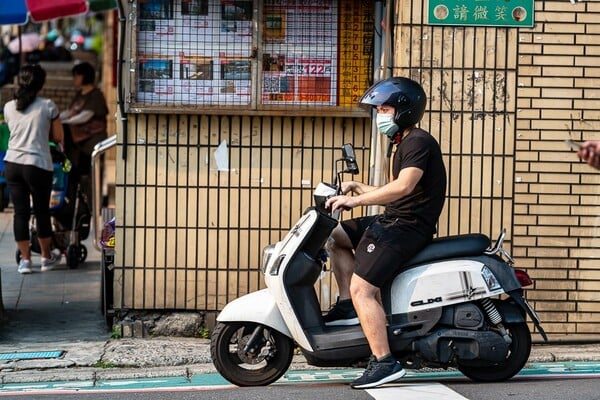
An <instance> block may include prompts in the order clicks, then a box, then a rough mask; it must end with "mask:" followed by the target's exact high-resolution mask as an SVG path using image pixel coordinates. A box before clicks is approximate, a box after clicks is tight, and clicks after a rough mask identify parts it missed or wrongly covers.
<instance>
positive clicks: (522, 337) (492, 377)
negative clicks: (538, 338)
mask: <svg viewBox="0 0 600 400" xmlns="http://www.w3.org/2000/svg"><path fill="white" fill-rule="evenodd" d="M505 328H506V330H507V331H508V333H509V335H510V337H511V339H512V343H511V344H510V347H509V353H508V355H507V356H506V359H504V361H503V362H501V363H498V364H496V365H491V366H488V367H480V366H478V367H471V366H465V365H460V362H459V365H458V370H459V371H460V372H462V373H463V374H464V375H465V376H467V377H469V378H471V379H473V380H474V381H477V382H500V381H505V380H507V379H510V378H512V377H513V376H515V375H516V374H518V373H519V371H521V369H522V368H523V366H525V363H527V360H528V359H529V353H530V352H531V333H530V332H529V327H528V326H527V324H526V323H524V322H523V323H518V324H505Z"/></svg>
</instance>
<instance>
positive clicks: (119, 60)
mask: <svg viewBox="0 0 600 400" xmlns="http://www.w3.org/2000/svg"><path fill="white" fill-rule="evenodd" d="M123 1H127V0H118V1H117V5H118V10H119V51H118V56H117V105H118V107H119V116H120V119H121V132H122V133H123V149H122V152H121V157H122V159H123V160H126V159H127V112H126V111H125V100H124V95H123V68H124V65H125V60H124V59H123V53H124V51H125V28H126V22H127V19H126V18H125V9H124V7H123Z"/></svg>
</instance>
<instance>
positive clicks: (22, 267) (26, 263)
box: [17, 259, 32, 274]
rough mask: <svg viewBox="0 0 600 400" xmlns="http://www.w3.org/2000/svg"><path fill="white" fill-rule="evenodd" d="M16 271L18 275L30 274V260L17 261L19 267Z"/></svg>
mask: <svg viewBox="0 0 600 400" xmlns="http://www.w3.org/2000/svg"><path fill="white" fill-rule="evenodd" d="M17 271H18V272H19V273H20V274H30V273H31V272H32V270H31V260H23V259H22V260H21V261H19V267H18V268H17Z"/></svg>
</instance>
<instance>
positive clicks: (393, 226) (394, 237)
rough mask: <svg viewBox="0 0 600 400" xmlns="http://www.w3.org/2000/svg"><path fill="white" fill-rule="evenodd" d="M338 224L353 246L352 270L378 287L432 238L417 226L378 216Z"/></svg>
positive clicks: (399, 269) (396, 272)
mask: <svg viewBox="0 0 600 400" xmlns="http://www.w3.org/2000/svg"><path fill="white" fill-rule="evenodd" d="M341 225H342V228H344V231H345V232H346V233H347V234H348V236H349V238H350V241H351V242H352V246H353V247H354V256H355V259H356V270H355V271H354V273H355V274H356V275H358V276H360V277H361V278H363V279H364V280H366V281H367V282H369V283H370V284H371V285H374V286H376V287H379V288H381V287H382V286H383V285H385V284H386V283H387V282H388V281H390V280H391V279H393V278H394V276H396V275H397V274H398V273H399V272H400V271H402V269H403V268H404V266H405V264H406V262H407V261H408V260H410V259H411V258H412V257H414V256H415V255H416V254H417V253H418V252H419V251H421V250H422V249H423V248H424V247H425V246H427V245H428V244H429V243H430V242H431V240H432V236H431V235H429V234H427V233H424V232H426V231H427V230H426V229H419V226H418V225H415V224H410V223H403V222H402V221H399V220H385V219H383V217H382V216H379V215H376V216H368V217H361V218H355V219H351V220H348V221H342V222H341Z"/></svg>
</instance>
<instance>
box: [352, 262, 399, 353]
mask: <svg viewBox="0 0 600 400" xmlns="http://www.w3.org/2000/svg"><path fill="white" fill-rule="evenodd" d="M350 291H351V294H352V303H354V308H355V309H356V313H357V314H358V319H359V320H360V325H361V327H362V330H363V332H364V334H365V337H366V338H367V341H368V342H369V347H371V352H372V353H373V355H374V356H375V357H377V359H381V358H382V357H385V356H387V355H389V354H390V345H389V343H388V337H387V328H386V325H387V321H386V319H385V312H384V311H383V307H382V306H381V303H379V301H378V300H377V299H378V295H379V288H378V287H376V286H373V285H372V284H370V283H369V282H367V281H366V280H364V279H363V278H361V277H360V276H358V275H356V274H354V275H352V282H351V285H350Z"/></svg>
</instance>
